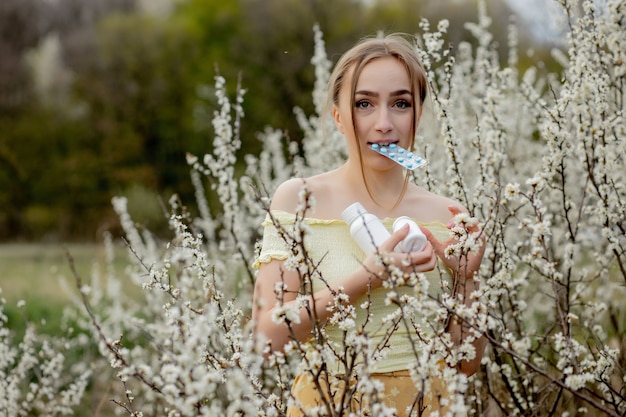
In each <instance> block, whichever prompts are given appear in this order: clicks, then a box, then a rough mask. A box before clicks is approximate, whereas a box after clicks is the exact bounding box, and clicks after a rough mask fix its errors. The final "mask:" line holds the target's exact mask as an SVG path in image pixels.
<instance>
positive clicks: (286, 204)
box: [270, 178, 307, 213]
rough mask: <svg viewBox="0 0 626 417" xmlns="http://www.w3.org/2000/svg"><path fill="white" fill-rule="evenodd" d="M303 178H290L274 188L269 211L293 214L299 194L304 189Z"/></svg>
mask: <svg viewBox="0 0 626 417" xmlns="http://www.w3.org/2000/svg"><path fill="white" fill-rule="evenodd" d="M306 181H307V180H306V179H305V178H290V179H288V180H287V181H285V182H283V183H282V184H280V185H279V186H278V188H276V191H275V192H274V195H273V196H272V203H271V205H270V209H272V210H282V211H286V212H289V213H295V212H296V209H297V207H298V201H299V199H300V193H301V192H302V191H303V190H304V189H305V187H306Z"/></svg>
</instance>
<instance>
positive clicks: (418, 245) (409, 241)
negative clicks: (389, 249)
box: [393, 216, 427, 253]
mask: <svg viewBox="0 0 626 417" xmlns="http://www.w3.org/2000/svg"><path fill="white" fill-rule="evenodd" d="M405 224H408V225H409V233H408V234H407V235H406V237H405V238H404V240H403V241H402V242H400V243H398V245H397V246H396V247H395V251H397V252H405V253H410V252H419V251H421V250H422V249H424V246H426V241H427V239H426V235H425V234H424V233H423V232H422V229H420V227H419V226H418V225H417V224H416V223H415V222H414V221H413V220H411V218H410V217H407V216H401V217H398V218H397V219H396V220H395V221H394V222H393V231H394V232H396V231H398V230H400V228H402V227H403V226H404V225H405Z"/></svg>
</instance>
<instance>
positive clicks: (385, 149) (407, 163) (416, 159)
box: [369, 143, 426, 170]
mask: <svg viewBox="0 0 626 417" xmlns="http://www.w3.org/2000/svg"><path fill="white" fill-rule="evenodd" d="M369 147H370V149H371V150H373V151H374V152H378V153H379V154H381V155H384V156H386V157H387V158H389V159H391V160H392V161H394V162H396V163H398V164H400V165H402V166H403V167H405V168H406V169H410V170H414V169H416V168H419V167H421V166H422V165H424V164H426V160H425V159H424V158H422V157H421V156H418V155H416V154H414V153H413V152H411V151H408V150H406V149H404V148H402V147H400V146H398V145H396V144H395V143H390V144H383V143H372V144H370V145H369Z"/></svg>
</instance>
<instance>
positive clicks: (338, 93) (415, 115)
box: [252, 35, 484, 416]
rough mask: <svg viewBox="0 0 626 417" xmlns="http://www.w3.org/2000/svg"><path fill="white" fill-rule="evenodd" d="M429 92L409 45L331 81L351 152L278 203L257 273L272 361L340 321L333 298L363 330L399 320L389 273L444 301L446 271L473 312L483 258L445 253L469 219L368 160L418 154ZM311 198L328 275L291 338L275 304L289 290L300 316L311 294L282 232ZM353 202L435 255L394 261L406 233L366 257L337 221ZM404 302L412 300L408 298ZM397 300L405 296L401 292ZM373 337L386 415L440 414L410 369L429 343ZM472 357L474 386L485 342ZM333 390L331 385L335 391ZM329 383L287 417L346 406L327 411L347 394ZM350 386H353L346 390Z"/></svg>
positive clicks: (366, 45)
mask: <svg viewBox="0 0 626 417" xmlns="http://www.w3.org/2000/svg"><path fill="white" fill-rule="evenodd" d="M426 91H427V80H426V74H425V71H424V68H423V66H422V65H421V62H420V61H419V58H418V57H417V54H416V50H415V46H414V45H413V44H411V43H410V42H409V41H407V40H406V39H405V38H403V37H402V36H399V35H390V36H387V37H385V38H384V39H366V40H364V41H362V42H360V43H359V44H357V45H356V46H354V47H353V48H352V49H350V50H349V51H348V52H347V53H345V54H344V55H343V56H342V58H341V59H340V60H339V62H338V63H337V65H336V67H335V69H334V71H333V73H332V75H331V78H330V83H329V92H328V105H327V108H328V111H329V112H331V113H332V117H333V119H334V122H335V124H336V126H337V128H338V129H339V130H340V131H341V132H342V133H343V135H344V136H345V138H346V140H347V148H348V158H347V160H346V162H345V163H344V164H343V165H342V166H340V167H339V168H337V169H334V170H332V171H329V172H324V173H322V174H319V175H316V176H313V177H310V178H306V179H298V178H293V179H290V180H288V181H286V182H284V183H283V184H281V185H280V186H279V187H278V189H277V190H276V192H275V194H274V196H273V198H272V202H271V206H270V210H271V216H270V215H268V219H267V220H266V222H265V224H264V225H265V230H264V238H263V246H262V250H261V254H260V256H259V258H258V260H257V263H256V265H257V267H258V268H259V271H258V277H257V282H256V286H255V292H254V308H253V317H252V318H253V320H254V322H255V323H256V326H257V329H256V331H257V332H258V333H260V334H263V335H264V336H265V337H267V338H268V339H269V340H270V341H271V346H272V349H275V350H280V349H283V347H284V346H285V345H286V344H287V343H288V342H289V341H291V340H293V339H294V338H295V339H297V340H298V341H300V342H306V341H307V340H309V339H310V338H311V335H312V332H313V330H314V329H313V327H314V326H315V323H318V324H319V323H326V322H327V321H328V319H329V318H330V316H331V314H332V311H330V309H329V308H327V307H328V305H333V304H334V297H335V295H334V294H336V293H337V292H338V291H341V292H342V293H343V294H344V295H345V296H346V297H347V299H348V300H349V303H350V304H352V305H353V306H355V309H356V311H357V312H356V314H357V323H364V322H365V320H366V318H365V317H366V316H367V317H369V319H368V322H370V323H379V322H380V318H382V317H385V316H386V315H388V314H389V313H390V312H392V311H393V310H394V309H396V308H397V306H395V305H393V304H392V305H389V303H385V297H386V295H387V292H388V291H389V289H388V288H386V287H385V286H384V285H383V283H384V281H385V280H386V279H388V277H389V271H390V266H391V267H395V268H399V269H400V270H402V271H404V272H406V273H407V274H409V273H413V272H418V273H426V274H427V276H428V279H429V281H430V282H431V289H430V290H429V292H431V291H432V293H433V296H434V297H436V296H437V294H438V293H441V291H444V290H450V288H451V287H453V286H454V284H453V285H450V287H449V288H442V286H441V279H440V274H439V272H437V268H436V267H437V264H438V262H439V263H442V264H443V265H444V266H445V267H447V270H449V271H450V272H451V275H452V280H453V281H454V283H456V284H457V287H458V288H462V289H463V291H464V296H465V298H464V299H465V300H467V303H470V296H469V295H470V294H471V293H472V291H474V290H476V289H477V288H476V287H477V285H478V284H477V283H476V282H475V281H474V279H473V277H474V274H475V273H476V272H477V270H478V267H479V264H480V261H481V258H482V250H479V251H478V252H479V253H476V254H472V255H470V256H469V257H467V258H465V259H463V260H459V259H458V258H457V259H454V258H450V257H446V256H445V255H444V251H445V249H446V247H447V246H448V244H450V243H452V239H451V238H450V233H449V230H448V229H447V226H446V225H447V224H448V223H449V222H450V221H451V219H452V218H453V216H455V215H457V214H460V213H463V212H465V211H466V210H465V209H464V208H463V207H462V206H461V205H459V204H458V203H456V202H454V201H452V200H449V199H448V198H445V197H442V196H439V195H436V194H433V193H431V192H429V191H427V190H424V189H423V188H420V187H418V186H417V185H415V184H413V183H412V182H409V175H408V173H407V172H405V170H404V169H403V168H402V167H401V166H400V165H398V164H397V163H395V162H394V161H392V160H390V159H388V158H386V157H384V156H382V155H380V154H378V153H376V152H374V151H373V150H372V149H371V148H370V146H371V145H372V144H379V146H384V145H388V144H390V143H395V144H397V145H398V146H400V147H402V148H405V149H412V147H413V141H414V137H415V132H416V129H417V126H418V123H419V120H420V117H421V114H422V106H423V103H424V100H425V98H426ZM303 187H306V190H307V192H308V193H309V194H310V195H311V196H312V197H313V198H314V199H315V211H314V212H313V210H308V211H307V212H306V213H304V217H305V218H304V220H303V221H304V223H305V224H306V225H307V227H306V235H305V242H306V243H305V247H306V251H307V254H308V255H309V256H310V257H311V259H312V261H313V262H314V263H315V264H319V265H318V270H319V273H320V276H321V277H323V280H322V279H319V280H316V282H313V291H312V292H311V293H310V294H309V298H308V308H307V307H302V308H300V309H299V310H297V313H298V314H299V316H300V319H299V320H290V322H289V326H287V325H286V324H285V323H284V322H277V321H275V320H273V316H274V315H275V313H276V311H277V310H276V309H277V308H278V307H277V306H278V304H280V303H278V304H277V295H276V292H275V291H276V287H277V284H279V283H281V282H282V283H283V289H284V291H282V292H281V299H280V302H281V303H283V304H284V305H287V306H289V305H290V304H291V305H292V306H293V305H294V303H296V297H297V295H298V293H299V292H300V293H302V286H301V285H302V282H301V279H300V277H299V275H298V272H297V271H295V270H294V268H293V267H290V266H286V265H285V260H286V259H288V258H289V257H290V255H291V253H290V251H289V248H288V247H287V244H286V243H285V242H284V241H283V239H282V238H281V235H280V233H279V232H278V230H277V227H276V224H275V223H274V222H278V223H279V224H280V225H281V226H285V227H286V228H288V227H289V225H293V224H294V222H295V217H296V213H297V212H298V210H299V209H298V207H299V204H300V203H301V201H300V196H301V194H302V190H303ZM354 202H360V203H361V204H362V205H363V206H364V207H365V209H366V210H367V211H368V212H370V213H373V214H375V215H376V216H377V217H379V218H380V219H384V224H385V225H386V226H387V228H388V229H390V228H391V224H392V222H393V219H395V218H397V217H400V216H409V217H411V218H412V219H414V220H415V221H416V222H418V224H419V225H420V226H421V228H422V230H423V231H424V233H425V234H426V236H427V238H428V241H429V243H427V245H426V247H425V248H424V249H423V250H421V251H419V252H414V253H409V254H406V253H399V252H394V248H395V247H396V245H397V244H398V243H399V242H401V241H402V240H403V239H404V237H405V236H406V235H407V232H408V228H403V229H400V230H398V231H396V232H394V233H392V234H391V236H390V237H389V238H388V239H387V240H386V241H385V242H384V243H383V244H381V245H380V247H379V248H378V251H377V252H375V253H372V254H369V255H367V256H366V255H365V254H364V253H363V252H362V251H361V250H360V249H359V247H358V246H357V245H356V244H355V243H354V241H353V240H352V238H351V236H350V234H349V228H348V225H347V224H346V223H345V222H344V221H343V220H339V219H341V214H342V212H343V210H344V209H345V208H346V207H348V206H349V205H350V204H352V203H354ZM270 217H271V219H270ZM475 227H476V226H472V230H470V231H476V229H475ZM483 246H484V245H483ZM382 259H384V262H381V260H382ZM444 269H445V268H444ZM460 271H463V272H460ZM317 281H319V282H317ZM458 284H461V285H458ZM387 287H388V286H387ZM404 290H405V291H407V293H410V291H411V289H410V288H406V289H404ZM394 291H400V289H395V288H394ZM365 300H369V304H368V308H367V309H364V308H363V302H364V301H365ZM365 310H367V311H365ZM311 317H314V318H315V320H311ZM376 319H378V321H377V320H376ZM447 326H448V327H447V329H446V330H447V331H448V332H449V333H450V336H451V339H452V340H453V341H454V342H455V343H457V344H458V343H460V342H461V339H462V337H463V336H462V334H466V333H467V332H466V331H465V332H464V331H463V329H462V326H461V325H460V324H459V323H458V322H457V321H455V320H451V321H450V323H449V324H448V325H447ZM325 330H326V334H327V335H328V338H329V339H330V340H334V341H341V337H342V330H341V329H338V328H337V326H334V325H332V324H329V325H326V328H325ZM465 330H466V329H465ZM368 335H369V337H371V338H373V339H374V340H375V341H376V342H381V345H384V346H392V347H393V349H387V351H386V352H385V355H384V357H383V358H382V359H381V360H380V362H379V363H376V367H375V369H376V373H375V375H374V377H375V378H378V379H379V380H380V381H381V382H382V383H383V384H385V396H386V397H387V399H386V400H385V401H386V404H387V405H388V406H391V407H395V408H396V409H397V412H398V415H406V414H405V413H407V411H412V412H417V411H419V412H418V413H416V415H417V414H420V412H421V411H424V413H423V414H422V415H426V414H427V413H429V412H430V411H432V410H434V409H438V406H437V404H435V403H430V404H427V403H421V402H420V401H419V399H420V398H421V397H420V392H419V391H420V390H419V388H417V387H415V385H414V384H413V382H412V380H411V377H410V375H409V372H408V370H409V369H410V368H411V366H415V352H414V349H413V347H414V346H415V343H419V340H418V339H416V338H415V335H412V334H411V332H410V331H407V330H406V329H404V328H403V327H401V326H396V328H394V329H393V330H392V334H391V336H389V333H387V332H386V331H378V332H377V331H376V330H372V331H371V333H368ZM377 338H378V339H377ZM383 338H388V339H384V340H383ZM416 340H417V342H416ZM474 345H475V347H476V351H477V355H476V357H475V359H474V360H471V361H465V362H462V363H461V365H460V369H461V371H462V372H464V373H466V374H468V375H471V374H472V373H474V372H475V371H476V369H477V367H478V366H479V363H480V358H481V355H482V349H483V341H482V340H480V339H479V340H477V341H475V342H474ZM343 365H344V367H343V369H342V367H341V366H337V367H336V366H335V364H325V366H326V368H325V369H328V370H329V372H330V374H333V373H335V374H336V375H338V379H339V380H342V378H341V375H342V372H345V364H343ZM327 379H328V378H326V379H324V381H326V383H327ZM324 381H322V384H321V385H319V384H318V382H319V381H313V379H312V377H311V375H310V374H306V375H301V376H299V377H297V378H296V381H295V382H294V386H293V388H292V392H293V394H294V397H295V399H296V402H297V405H296V406H293V407H291V408H290V410H289V412H288V414H289V415H292V416H296V415H302V413H304V414H306V413H307V410H310V409H311V407H314V406H316V405H319V406H322V407H324V406H326V407H334V405H333V404H335V403H337V399H333V400H332V401H329V398H328V395H331V394H328V393H331V392H338V391H339V388H338V387H337V386H334V385H333V384H334V383H332V382H331V383H330V384H331V386H332V389H329V386H328V385H325V382H324ZM342 381H343V382H342V383H347V384H350V381H349V380H348V381H346V380H345V378H344V379H343V380H342ZM320 392H323V393H324V395H321V394H320ZM349 392H351V393H353V394H354V395H353V397H354V398H353V401H348V407H349V408H350V407H352V408H354V409H356V408H358V407H361V406H363V404H354V402H358V401H357V400H356V398H357V395H356V394H357V393H356V392H354V391H349ZM327 394H328V395H327ZM344 404H345V403H344ZM438 411H439V412H441V411H442V410H439V409H438ZM322 414H324V413H322ZM327 414H330V412H327Z"/></svg>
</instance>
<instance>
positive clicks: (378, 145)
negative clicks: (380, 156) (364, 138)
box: [367, 140, 400, 153]
mask: <svg viewBox="0 0 626 417" xmlns="http://www.w3.org/2000/svg"><path fill="white" fill-rule="evenodd" d="M399 142H400V141H398V140H394V141H392V140H389V141H386V140H382V141H380V142H367V146H368V147H369V148H370V149H371V150H373V151H376V152H379V153H387V151H392V152H393V151H394V150H395V149H396V148H397V147H398V143H399Z"/></svg>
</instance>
